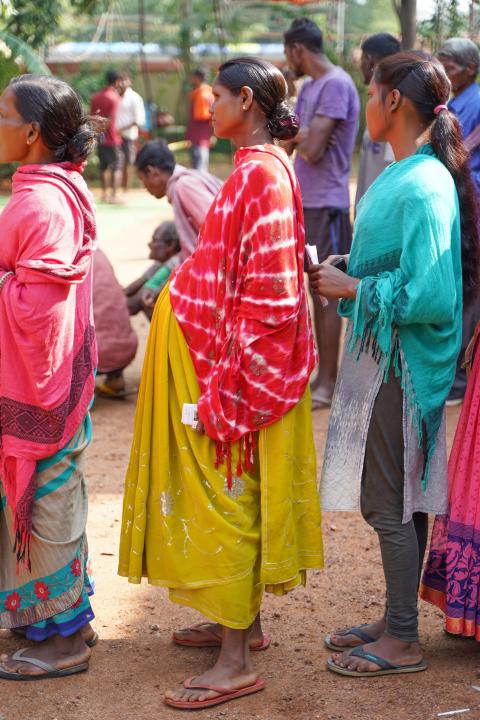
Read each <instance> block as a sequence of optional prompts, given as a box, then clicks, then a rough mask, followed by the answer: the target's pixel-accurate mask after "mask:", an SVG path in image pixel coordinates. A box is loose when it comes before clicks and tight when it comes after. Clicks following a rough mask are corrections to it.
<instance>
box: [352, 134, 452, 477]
mask: <svg viewBox="0 0 480 720" xmlns="http://www.w3.org/2000/svg"><path fill="white" fill-rule="evenodd" d="M460 245H461V243H460V214H459V206H458V198H457V192H456V189H455V184H454V181H453V178H452V177H451V175H450V173H449V172H448V170H447V169H446V167H445V166H444V165H443V164H442V163H441V162H440V161H439V160H438V159H437V158H436V156H435V154H434V152H433V149H432V147H431V146H430V145H424V146H422V147H421V148H420V149H419V150H418V151H417V153H416V154H415V155H413V156H411V157H409V158H407V159H405V160H402V161H401V162H398V163H394V164H393V165H391V166H390V167H389V168H387V169H386V170H384V172H383V173H382V174H381V175H380V176H379V178H378V179H377V180H376V181H375V182H374V183H373V185H371V187H370V188H369V190H368V191H367V193H366V195H365V196H364V197H363V199H362V200H361V202H360V204H359V208H358V214H357V219H356V223H355V232H354V239H353V244H352V252H351V254H350V260H349V266H348V272H349V274H350V275H351V276H353V277H357V278H361V282H360V284H359V286H358V290H357V297H356V300H355V301H352V300H342V301H341V303H340V314H341V315H343V316H344V317H347V318H349V319H350V320H351V327H350V336H349V340H348V345H347V347H348V350H350V351H351V352H357V353H358V354H359V353H361V352H372V354H373V355H374V356H375V357H376V359H377V361H378V362H380V363H382V364H383V366H384V369H385V379H386V378H387V375H388V370H389V366H390V362H391V361H392V359H393V361H394V363H395V369H396V371H397V374H398V375H400V374H401V375H402V383H403V389H404V392H405V394H406V397H407V401H408V404H409V407H410V409H411V410H412V411H413V413H414V421H415V426H416V429H417V433H418V441H419V446H420V447H421V448H423V452H424V470H423V476H422V486H423V488H424V489H425V487H426V484H427V481H428V471H429V463H430V460H431V458H432V456H433V453H434V450H435V443H436V438H437V434H438V430H439V427H440V423H441V419H442V415H443V408H444V403H445V400H446V398H447V395H448V393H449V391H450V387H451V385H452V382H453V379H454V376H455V370H456V362H457V357H458V353H459V351H460V343H461V333H462V269H461V257H460V252H461V248H460Z"/></svg>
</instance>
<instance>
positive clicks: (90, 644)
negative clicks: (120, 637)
mask: <svg viewBox="0 0 480 720" xmlns="http://www.w3.org/2000/svg"><path fill="white" fill-rule="evenodd" d="M11 632H12V633H13V634H14V635H19V636H20V637H23V638H24V637H26V634H27V633H26V632H25V630H20V628H12V629H11ZM98 640H99V637H98V633H97V632H95V631H94V632H93V635H92V637H91V638H89V639H88V640H84V642H85V645H87V647H89V648H93V647H95V645H96V644H97V643H98Z"/></svg>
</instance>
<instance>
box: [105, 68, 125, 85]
mask: <svg viewBox="0 0 480 720" xmlns="http://www.w3.org/2000/svg"><path fill="white" fill-rule="evenodd" d="M105 77H106V79H107V83H108V85H115V83H116V82H117V80H120V79H121V77H122V76H121V74H120V73H119V72H117V71H116V70H107V72H106V74H105Z"/></svg>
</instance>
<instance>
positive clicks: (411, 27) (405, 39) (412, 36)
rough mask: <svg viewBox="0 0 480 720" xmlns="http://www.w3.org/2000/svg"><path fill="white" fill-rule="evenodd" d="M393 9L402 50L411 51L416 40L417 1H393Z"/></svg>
mask: <svg viewBox="0 0 480 720" xmlns="http://www.w3.org/2000/svg"><path fill="white" fill-rule="evenodd" d="M393 7H394V8H395V12H396V13H397V16H398V19H399V21H400V31H401V35H402V50H411V49H412V48H413V47H415V40H416V38H417V0H400V1H399V2H397V0H393Z"/></svg>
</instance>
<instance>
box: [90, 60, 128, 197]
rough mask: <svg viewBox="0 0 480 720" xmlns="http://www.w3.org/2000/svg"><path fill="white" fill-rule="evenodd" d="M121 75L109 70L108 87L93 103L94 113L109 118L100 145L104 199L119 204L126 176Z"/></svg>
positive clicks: (92, 111)
mask: <svg viewBox="0 0 480 720" xmlns="http://www.w3.org/2000/svg"><path fill="white" fill-rule="evenodd" d="M120 86H121V78H120V75H119V73H117V72H115V71H114V70H109V71H108V72H107V86H106V87H105V88H103V90H100V92H98V93H96V94H95V95H94V96H93V97H92V99H91V102H90V112H91V113H92V115H100V116H101V117H104V118H107V120H108V121H109V123H108V127H107V129H106V131H105V132H104V134H103V135H102V137H101V139H100V143H99V145H98V159H99V163H100V179H101V183H102V202H108V203H113V204H116V203H118V202H120V201H119V198H118V197H117V191H118V188H119V187H120V181H121V175H122V151H121V147H122V136H121V135H120V133H119V132H118V127H117V115H118V108H119V105H120V92H119V89H120Z"/></svg>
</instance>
